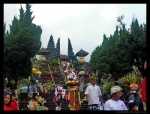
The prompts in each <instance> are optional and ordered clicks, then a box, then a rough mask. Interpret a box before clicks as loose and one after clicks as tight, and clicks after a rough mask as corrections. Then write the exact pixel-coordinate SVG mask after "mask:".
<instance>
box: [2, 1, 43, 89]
mask: <svg viewBox="0 0 150 114" xmlns="http://www.w3.org/2000/svg"><path fill="white" fill-rule="evenodd" d="M34 17H35V16H34ZM34 17H32V12H31V4H26V11H24V10H23V8H22V6H21V8H20V15H19V19H17V17H16V16H14V19H13V21H12V24H11V25H10V32H7V33H4V35H5V37H4V41H5V47H4V69H5V70H4V71H5V72H4V77H8V78H9V79H11V80H14V81H15V84H16V83H17V81H18V80H20V79H22V78H28V76H29V75H30V74H31V69H32V63H31V58H33V57H34V56H35V55H36V54H37V53H38V51H39V49H40V48H41V33H42V29H41V27H40V26H39V25H36V24H34V23H32V21H33V19H34ZM4 29H5V26H4ZM7 70H8V71H7ZM15 87H16V86H15Z"/></svg>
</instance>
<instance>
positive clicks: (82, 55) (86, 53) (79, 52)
mask: <svg viewBox="0 0 150 114" xmlns="http://www.w3.org/2000/svg"><path fill="white" fill-rule="evenodd" d="M88 54H89V53H88V52H86V51H84V50H82V49H81V50H80V51H78V52H77V53H76V56H79V57H85V56H87V55H88Z"/></svg>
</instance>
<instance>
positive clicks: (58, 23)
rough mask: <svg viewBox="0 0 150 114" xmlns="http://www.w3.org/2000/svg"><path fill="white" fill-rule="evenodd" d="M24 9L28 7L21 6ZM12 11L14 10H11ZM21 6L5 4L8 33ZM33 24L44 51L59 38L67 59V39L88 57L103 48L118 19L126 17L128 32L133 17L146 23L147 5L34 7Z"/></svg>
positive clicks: (43, 5) (44, 5)
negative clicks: (51, 36)
mask: <svg viewBox="0 0 150 114" xmlns="http://www.w3.org/2000/svg"><path fill="white" fill-rule="evenodd" d="M22 6H23V8H24V9H25V4H23V5H22ZM10 9H11V10H10ZM19 9H20V4H4V22H6V26H7V30H9V24H11V21H12V20H13V17H14V15H16V16H18V14H19ZM31 11H33V14H32V16H35V18H34V20H33V23H35V24H37V25H40V26H41V28H42V35H41V41H42V47H44V48H46V47H47V44H48V41H49V38H50V35H51V34H52V35H53V38H54V42H55V44H56V43H57V40H58V38H59V37H60V47H61V54H66V55H67V52H68V50H67V48H68V38H70V40H71V44H72V48H73V51H74V53H75V54H76V53H77V52H78V51H79V50H80V49H81V48H82V49H83V50H85V51H87V52H89V55H87V56H86V57H85V60H86V61H89V60H90V55H91V53H92V51H94V49H95V48H96V47H97V46H100V45H101V43H102V41H103V34H106V36H107V37H109V36H110V34H113V33H114V31H115V28H116V25H117V24H118V23H117V21H116V20H117V17H118V16H120V15H124V16H125V17H124V20H123V22H124V23H126V28H129V27H130V24H131V22H132V18H133V16H135V17H136V18H137V19H138V21H139V23H140V24H142V23H143V22H144V23H146V4H32V7H31Z"/></svg>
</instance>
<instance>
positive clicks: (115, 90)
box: [104, 86, 128, 110]
mask: <svg viewBox="0 0 150 114" xmlns="http://www.w3.org/2000/svg"><path fill="white" fill-rule="evenodd" d="M121 90H122V88H121V87H120V86H113V87H112V88H111V90H110V91H111V99H109V100H107V101H106V102H105V104H104V110H128V109H127V107H126V105H125V104H124V102H123V101H122V100H120V97H121V94H122V93H121Z"/></svg>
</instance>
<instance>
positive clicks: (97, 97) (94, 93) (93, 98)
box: [84, 76, 102, 111]
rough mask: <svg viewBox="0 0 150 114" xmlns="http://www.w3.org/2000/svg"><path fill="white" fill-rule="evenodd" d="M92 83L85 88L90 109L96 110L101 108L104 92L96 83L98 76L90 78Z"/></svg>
mask: <svg viewBox="0 0 150 114" xmlns="http://www.w3.org/2000/svg"><path fill="white" fill-rule="evenodd" d="M90 82H91V85H90V86H88V87H87V88H86V90H85V93H84V94H85V95H86V100H87V102H88V108H89V110H92V111H95V110H100V109H99V105H100V104H101V101H102V93H101V89H100V87H99V86H97V85H96V78H95V77H93V76H92V77H91V78H90Z"/></svg>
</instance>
